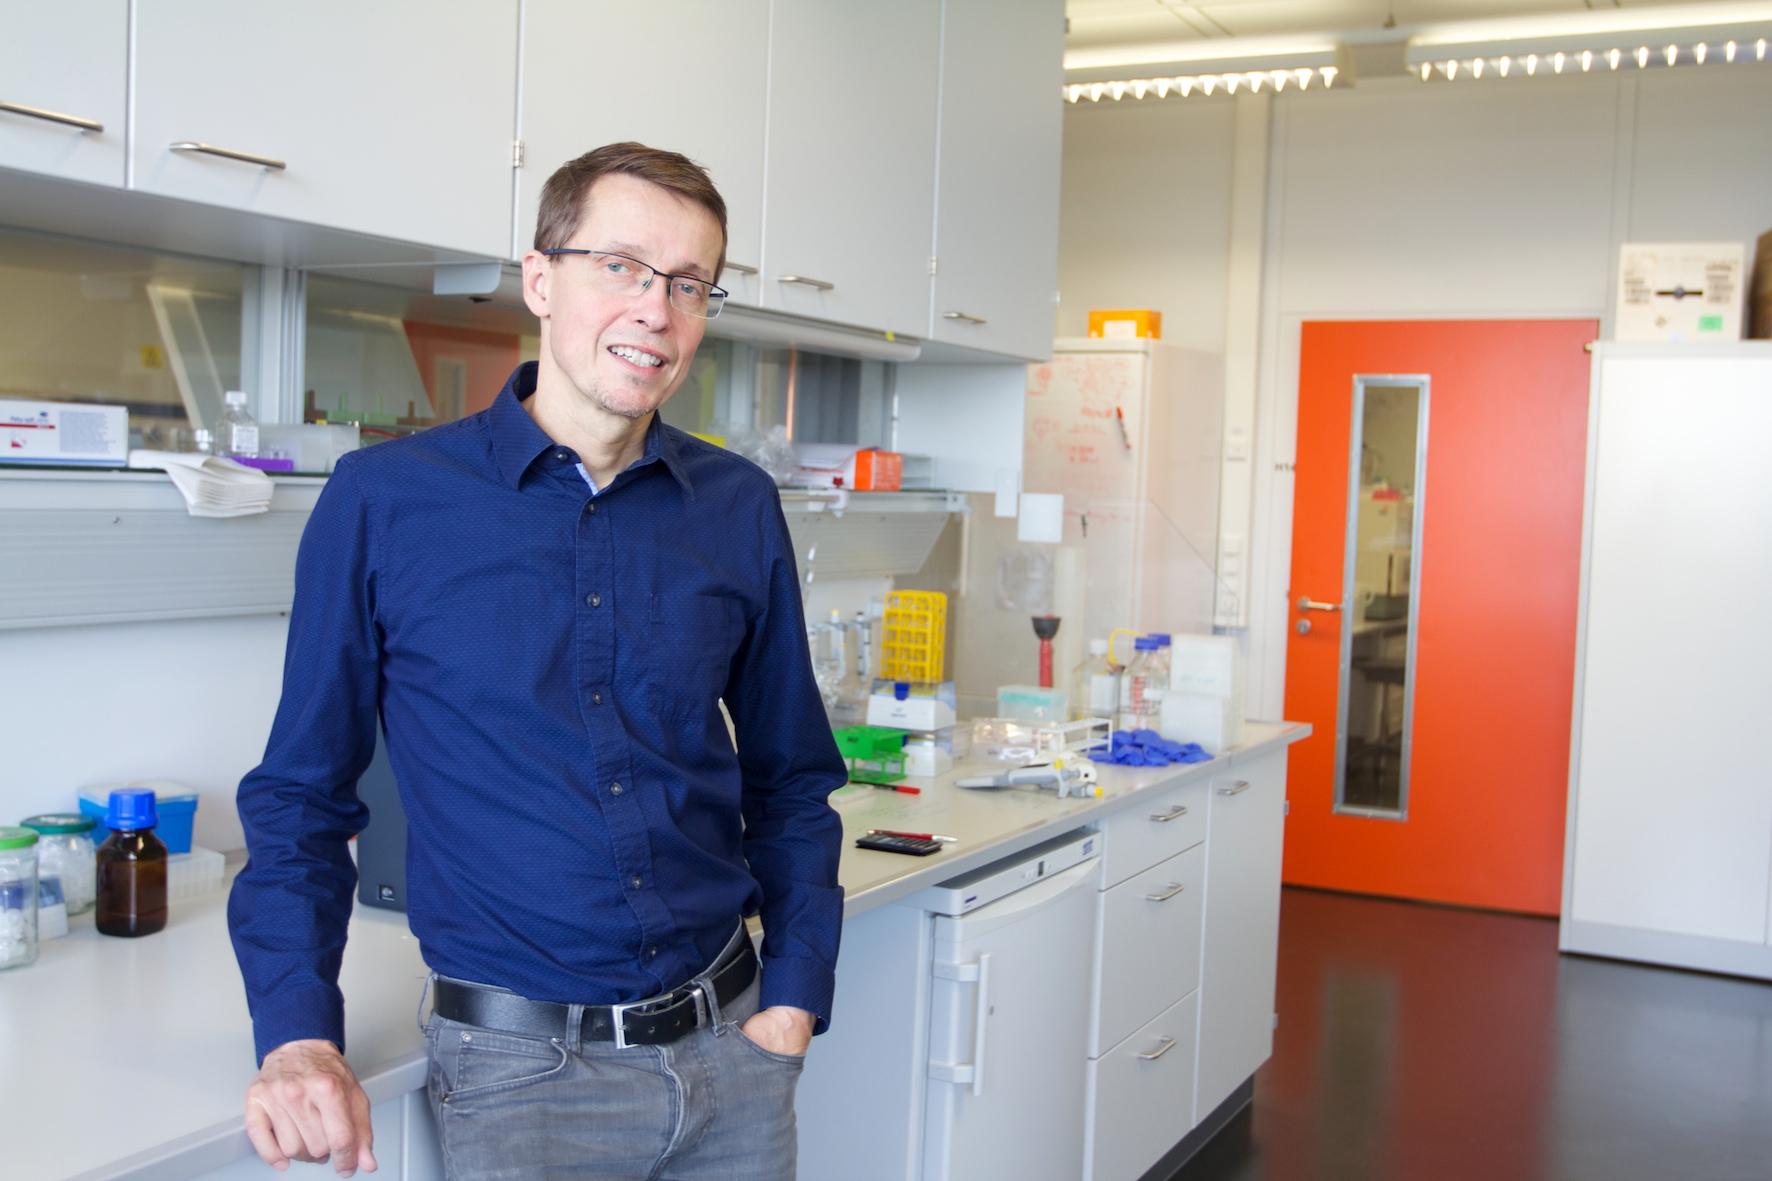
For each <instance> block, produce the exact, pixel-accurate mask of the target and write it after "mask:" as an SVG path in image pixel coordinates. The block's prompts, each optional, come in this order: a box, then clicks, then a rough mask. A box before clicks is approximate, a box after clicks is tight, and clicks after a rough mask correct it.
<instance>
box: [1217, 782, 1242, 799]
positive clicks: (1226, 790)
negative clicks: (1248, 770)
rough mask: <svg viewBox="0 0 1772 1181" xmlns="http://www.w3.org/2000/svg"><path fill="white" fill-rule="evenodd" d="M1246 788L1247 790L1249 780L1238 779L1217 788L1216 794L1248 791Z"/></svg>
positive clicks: (1233, 793) (1231, 794)
mask: <svg viewBox="0 0 1772 1181" xmlns="http://www.w3.org/2000/svg"><path fill="white" fill-rule="evenodd" d="M1248 790H1249V781H1248V780H1246V779H1239V780H1237V781H1236V782H1235V783H1233V784H1230V785H1229V786H1227V787H1221V788H1219V789H1218V794H1219V795H1221V796H1234V795H1236V794H1237V793H1238V792H1240V791H1248Z"/></svg>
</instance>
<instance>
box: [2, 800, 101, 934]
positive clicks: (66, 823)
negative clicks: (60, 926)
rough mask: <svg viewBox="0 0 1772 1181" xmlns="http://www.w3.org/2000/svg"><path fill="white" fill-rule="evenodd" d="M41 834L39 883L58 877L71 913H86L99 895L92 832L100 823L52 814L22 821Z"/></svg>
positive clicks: (69, 815) (89, 818) (38, 837)
mask: <svg viewBox="0 0 1772 1181" xmlns="http://www.w3.org/2000/svg"><path fill="white" fill-rule="evenodd" d="M19 824H20V825H22V826H23V827H25V828H28V829H31V830H32V831H33V832H35V833H36V834H37V880H38V881H42V880H43V879H44V878H49V877H58V878H60V879H61V880H62V897H63V898H65V899H67V903H68V913H69V914H71V915H74V914H85V913H86V912H87V911H89V910H91V909H92V900H93V899H94V898H95V897H97V895H98V882H97V877H96V863H95V862H94V860H93V854H94V853H95V852H96V851H97V849H98V846H97V845H94V844H93V843H92V830H93V829H94V828H96V827H97V826H98V821H96V820H94V819H93V818H92V817H90V816H83V815H81V814H80V813H78V812H50V813H46V814H44V815H42V816H27V817H26V818H25V819H23V820H21V821H19Z"/></svg>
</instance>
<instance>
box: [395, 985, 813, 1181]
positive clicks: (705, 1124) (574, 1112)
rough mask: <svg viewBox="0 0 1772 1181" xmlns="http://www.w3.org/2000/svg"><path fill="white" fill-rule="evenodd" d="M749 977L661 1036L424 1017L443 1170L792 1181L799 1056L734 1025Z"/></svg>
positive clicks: (454, 1180) (750, 1001)
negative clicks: (658, 1039) (690, 1027)
mask: <svg viewBox="0 0 1772 1181" xmlns="http://www.w3.org/2000/svg"><path fill="white" fill-rule="evenodd" d="M760 985H761V977H759V979H758V980H754V981H752V982H751V986H750V987H749V988H747V989H745V991H744V992H743V993H742V994H740V995H739V996H738V997H737V998H736V999H735V1000H734V1001H733V1003H732V1004H730V1005H727V1006H725V1009H724V1011H723V1012H722V1013H720V1015H719V1016H720V1020H719V1021H718V1022H717V1023H716V1024H714V1025H712V1026H710V1027H707V1028H703V1029H698V1030H695V1031H694V1032H693V1033H690V1034H687V1035H685V1036H684V1037H682V1038H680V1039H678V1040H677V1041H675V1042H672V1043H671V1044H670V1045H668V1046H630V1047H629V1048H627V1049H625V1050H618V1049H616V1048H615V1044H614V1043H613V1042H585V1043H583V1044H581V1045H576V1046H571V1045H568V1044H566V1042H565V1040H564V1039H558V1038H556V1039H543V1038H531V1037H519V1036H517V1035H515V1034H508V1033H499V1032H497V1031H494V1030H488V1029H481V1028H479V1027H478V1026H473V1025H463V1024H460V1023H459V1022H455V1021H447V1020H444V1019H443V1018H441V1017H437V1016H434V1015H433V1016H432V1017H431V1019H430V1021H429V1023H428V1024H427V1025H426V1026H425V1039H426V1040H427V1041H428V1042H429V1043H430V1051H431V1072H430V1081H429V1091H430V1097H431V1110H432V1112H433V1113H434V1114H435V1115H436V1117H437V1130H438V1133H439V1134H440V1136H441V1137H442V1141H443V1161H444V1166H445V1168H446V1170H447V1172H448V1175H449V1178H450V1181H504V1179H507V1178H508V1179H509V1181H518V1179H521V1181H533V1179H535V1178H550V1179H552V1178H562V1179H564V1178H571V1179H573V1181H692V1179H698V1178H708V1179H712V1178H719V1179H720V1181H792V1178H793V1176H794V1155H795V1142H794V1085H795V1083H797V1082H798V1081H799V1078H800V1068H801V1065H802V1062H803V1059H800V1058H795V1057H791V1056H789V1055H786V1054H774V1053H771V1052H770V1051H768V1050H765V1049H764V1048H763V1047H762V1046H759V1045H758V1044H757V1043H755V1042H753V1041H751V1039H750V1038H748V1037H746V1036H745V1035H744V1034H743V1033H741V1032H740V1031H739V1028H738V1027H739V1026H740V1025H742V1024H743V1023H744V1022H745V1021H746V1020H747V1019H749V1018H750V1016H751V1014H753V1013H755V1012H756V1011H757V993H758V989H759V987H760Z"/></svg>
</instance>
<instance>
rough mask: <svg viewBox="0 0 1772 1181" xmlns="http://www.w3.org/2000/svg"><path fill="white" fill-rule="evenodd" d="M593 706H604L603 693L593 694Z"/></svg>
mask: <svg viewBox="0 0 1772 1181" xmlns="http://www.w3.org/2000/svg"><path fill="white" fill-rule="evenodd" d="M591 704H592V705H602V704H603V695H602V694H601V693H593V694H591Z"/></svg>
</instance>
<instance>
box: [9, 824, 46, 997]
mask: <svg viewBox="0 0 1772 1181" xmlns="http://www.w3.org/2000/svg"><path fill="white" fill-rule="evenodd" d="M36 845H37V834H36V833H34V832H32V831H31V830H30V829H28V828H0V968H22V967H24V966H25V965H26V964H33V963H36V962H37V848H36Z"/></svg>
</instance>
